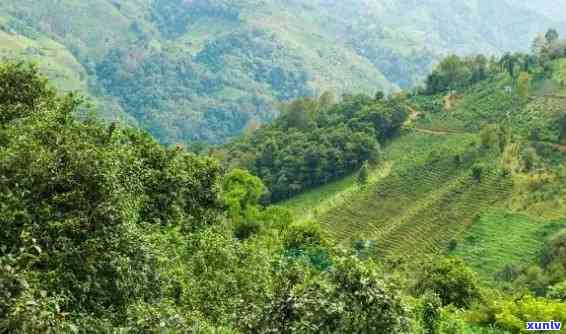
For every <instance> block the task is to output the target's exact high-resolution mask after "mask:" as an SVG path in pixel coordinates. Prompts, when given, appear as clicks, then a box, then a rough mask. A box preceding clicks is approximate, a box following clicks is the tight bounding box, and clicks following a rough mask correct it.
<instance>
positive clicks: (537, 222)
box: [451, 209, 566, 279]
mask: <svg viewBox="0 0 566 334" xmlns="http://www.w3.org/2000/svg"><path fill="white" fill-rule="evenodd" d="M559 226H561V227H563V228H564V227H566V223H565V222H564V221H562V222H559V221H549V220H544V219H540V218H538V217H534V216H527V215H524V214H515V213H511V212H509V211H506V210H502V209H495V210H487V211H486V212H485V213H484V214H482V215H481V217H478V219H477V220H476V221H474V224H472V226H471V227H470V229H468V230H467V231H466V233H465V234H464V237H463V238H462V240H461V242H460V243H459V244H458V246H457V247H456V248H455V250H454V251H453V252H452V253H451V254H453V255H456V256H461V257H462V258H464V259H465V260H466V262H467V263H468V264H469V265H470V266H471V267H472V268H474V269H475V270H476V272H478V273H480V274H481V275H482V278H484V279H492V278H493V277H494V275H495V274H496V273H497V272H499V271H501V270H502V269H503V268H504V267H505V266H506V265H508V264H513V265H530V264H533V263H536V262H537V260H538V258H539V256H540V251H541V249H542V248H543V246H544V240H545V238H546V237H547V236H548V234H549V232H551V231H555V230H556V229H557V228H558V227H559Z"/></svg>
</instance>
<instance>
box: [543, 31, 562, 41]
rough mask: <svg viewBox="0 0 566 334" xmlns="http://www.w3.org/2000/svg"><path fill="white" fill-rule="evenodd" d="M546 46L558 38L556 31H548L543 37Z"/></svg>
mask: <svg viewBox="0 0 566 334" xmlns="http://www.w3.org/2000/svg"><path fill="white" fill-rule="evenodd" d="M544 37H545V38H546V41H547V42H548V44H552V43H554V42H556V41H558V39H559V38H560V35H559V34H558V31H557V30H556V29H549V30H548V31H547V32H546V34H545V35H544Z"/></svg>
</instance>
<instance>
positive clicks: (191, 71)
mask: <svg viewBox="0 0 566 334" xmlns="http://www.w3.org/2000/svg"><path fill="white" fill-rule="evenodd" d="M548 3H550V1H549V2H548ZM0 12H1V13H2V14H0V34H1V35H0V38H2V41H3V43H2V44H3V45H7V47H3V48H0V55H1V56H8V57H11V58H14V57H19V58H23V59H35V60H37V61H38V62H39V63H40V65H41V66H42V68H44V69H45V70H46V72H47V73H50V74H52V75H51V76H52V77H53V78H55V79H59V80H58V81H59V83H60V85H61V87H63V88H65V89H77V90H82V91H88V92H89V94H90V95H91V96H93V97H94V99H95V101H96V102H97V103H98V104H99V105H100V108H99V109H101V110H105V113H104V116H105V117H107V118H120V119H126V120H127V121H128V122H131V123H133V124H137V125H139V126H141V127H143V128H146V129H148V130H149V131H150V132H152V133H153V134H154V135H156V136H157V137H158V138H160V139H161V140H162V141H163V142H166V143H173V142H187V141H208V142H219V141H224V140H226V139H227V138H230V137H232V136H234V135H237V134H239V133H240V132H241V130H242V129H244V128H245V127H246V126H249V125H250V124H252V123H255V122H257V121H259V122H266V121H270V120H271V119H272V118H273V117H274V116H275V115H276V114H277V112H276V108H275V107H274V103H275V102H276V101H279V100H288V99H293V98H297V97H300V96H308V95H318V94H320V93H321V92H323V91H325V90H330V91H333V92H336V93H337V94H341V93H344V92H365V93H373V92H374V91H376V90H384V91H387V92H391V91H395V90H397V89H398V88H399V87H404V88H406V87H410V86H413V85H415V83H417V82H418V81H419V80H420V79H421V78H422V77H423V76H424V75H425V74H426V73H428V71H429V70H430V69H431V67H432V65H433V64H434V63H435V62H436V61H437V60H438V59H440V58H441V57H442V56H443V55H445V54H447V53H449V52H458V53H470V52H480V51H481V52H486V53H492V54H493V53H498V52H501V51H502V50H517V49H524V46H525V45H528V43H527V41H529V40H530V39H531V38H532V37H533V36H534V35H535V34H536V33H537V32H540V31H545V30H546V29H547V28H548V27H549V26H556V27H559V28H560V27H563V26H564V24H561V23H559V22H556V21H555V20H553V19H550V18H547V17H546V16H544V15H543V14H540V13H538V12H537V11H534V10H531V9H525V7H524V6H521V5H520V4H518V3H515V1H497V2H493V1H487V0H467V1H458V2H454V1H448V0H427V1H410V0H404V1H391V0H364V1H354V0H349V1H336V0H317V1H306V0H291V1H285V2H278V1H272V0H270V1H259V0H196V1H190V2H189V1H184V0H153V1H150V0H120V1H119V0H100V1H94V2H76V1H70V0H48V1H42V2H41V3H37V2H34V1H31V0H23V1H21V0H18V1H15V0H6V1H2V3H1V4H0ZM52 45H56V47H53V46H52ZM30 54H31V55H33V56H31V55H30Z"/></svg>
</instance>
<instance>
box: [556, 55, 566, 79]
mask: <svg viewBox="0 0 566 334" xmlns="http://www.w3.org/2000/svg"><path fill="white" fill-rule="evenodd" d="M553 79H554V80H556V81H557V82H559V83H560V82H562V81H564V82H566V59H560V60H558V61H557V62H556V65H555V70H554V77H553Z"/></svg>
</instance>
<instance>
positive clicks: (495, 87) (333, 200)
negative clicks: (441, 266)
mask: <svg viewBox="0 0 566 334" xmlns="http://www.w3.org/2000/svg"><path fill="white" fill-rule="evenodd" d="M564 64H566V63H565V62H561V63H559V64H557V68H562V67H563V66H565V65H564ZM562 75H564V72H563V71H562V70H561V71H557V72H556V77H558V78H560V77H561V76H562ZM507 84H508V82H507V79H506V78H504V77H502V78H499V79H497V80H495V81H492V82H485V83H482V84H481V85H479V86H478V87H474V88H472V89H470V90H468V91H466V92H465V93H464V95H463V96H461V97H460V99H459V101H458V103H457V105H456V106H455V107H454V109H452V110H451V111H450V112H445V111H442V110H437V111H436V112H432V111H426V110H424V109H423V110H424V112H423V113H424V116H421V118H419V119H418V120H416V129H417V131H413V132H409V133H408V134H405V135H403V136H402V137H401V138H399V139H397V140H395V141H393V142H392V143H391V144H390V145H388V146H387V147H386V148H385V150H384V153H385V154H384V164H385V165H386V166H387V172H386V173H384V172H383V171H382V169H380V168H377V169H376V170H374V175H379V177H376V176H374V180H375V181H374V183H373V184H372V185H371V186H370V187H369V188H368V189H367V190H365V191H360V190H358V189H357V188H356V186H355V185H354V181H353V180H354V177H353V176H351V177H349V178H346V179H344V180H342V181H339V182H336V183H333V184H329V185H326V186H324V187H322V188H320V189H315V190H313V191H311V192H308V193H306V194H303V195H301V196H299V197H297V198H294V199H291V200H290V201H288V202H287V203H285V205H286V206H288V207H289V208H291V209H292V210H293V211H294V212H295V213H296V214H297V215H298V216H301V217H308V218H309V219H315V220H317V221H319V222H320V223H321V224H322V225H323V226H325V228H326V229H327V230H328V231H329V234H330V235H331V236H332V237H333V238H335V239H336V240H337V241H348V240H351V239H359V238H361V239H371V240H375V241H376V245H377V248H378V249H380V250H381V252H382V253H383V255H384V256H387V257H410V256H413V255H417V256H426V255H427V254H428V255H432V254H435V253H438V252H445V251H447V249H448V248H449V247H448V246H451V247H455V249H454V250H453V252H452V254H455V255H458V256H461V257H463V258H465V259H466V260H467V261H468V262H469V263H470V265H471V266H472V267H474V269H476V271H478V272H479V273H480V274H481V275H482V277H484V278H486V279H487V278H493V276H494V274H495V273H496V272H498V271H499V270H501V269H502V268H503V267H504V266H505V264H512V263H516V264H528V263H532V262H533V261H535V260H536V258H537V255H538V254H539V252H540V250H541V247H542V246H543V240H544V238H545V237H546V235H547V234H548V231H549V229H550V227H552V226H556V223H555V222H556V221H558V220H559V219H560V217H566V203H565V202H564V198H565V197H564V196H563V193H561V192H560V190H559V189H560V188H561V186H560V184H556V182H562V181H553V182H550V183H546V185H543V186H541V187H542V188H540V189H542V190H540V191H538V192H536V191H533V190H532V187H533V185H532V184H533V178H535V179H536V178H537V177H539V174H536V173H535V174H525V173H519V172H517V173H512V174H511V175H508V176H505V177H504V176H502V175H501V166H503V165H506V162H505V163H504V161H506V160H505V159H507V155H508V154H509V153H506V155H505V156H499V153H497V152H495V151H491V152H485V150H482V149H479V148H478V144H477V143H478V142H479V135H478V130H479V129H480V128H481V127H482V126H483V125H485V124H488V123H491V122H496V121H499V120H500V119H501V118H500V117H501V116H506V112H507V111H508V110H510V109H512V108H515V109H512V110H515V112H514V114H513V116H512V118H511V120H510V124H511V126H512V127H513V129H514V130H515V132H516V136H518V137H517V138H521V137H522V138H524V137H525V136H527V135H528V132H527V131H526V130H528V129H529V126H530V125H532V124H544V123H545V122H548V121H549V120H551V119H552V117H553V115H554V113H555V112H556V111H557V110H558V109H557V107H556V104H555V103H556V102H557V100H556V99H549V98H546V97H542V96H538V95H537V92H536V90H535V89H533V90H532V94H533V95H532V96H531V99H530V100H529V101H527V102H525V103H523V104H516V103H515V101H513V97H510V96H507V95H504V93H503V92H502V91H503V89H502V87H504V86H505V85H507ZM535 85H536V83H533V87H534V86H535ZM555 93H557V94H563V91H560V90H558V91H555ZM425 105H426V103H424V102H423V101H415V109H416V108H419V107H423V106H425ZM552 106H554V107H552ZM425 109H426V108H425ZM547 139H548V140H552V138H550V137H549V138H547ZM521 142H522V143H523V144H520V145H528V143H529V141H525V139H523V140H522V141H521V140H519V143H521ZM540 154H542V152H541V153H540ZM456 155H459V157H460V163H459V164H458V165H457V164H455V162H454V159H455V156H456ZM504 158H505V159H504ZM539 158H540V159H541V161H540V162H539V163H540V164H541V166H545V167H544V168H546V169H547V172H545V173H546V174H544V175H547V174H548V173H555V172H558V169H559V168H560V166H563V165H564V163H565V162H566V154H564V153H563V152H560V150H558V149H555V148H553V147H552V146H550V148H549V151H548V152H547V153H545V155H541V156H540V157H539ZM478 162H481V163H483V164H484V165H485V166H487V167H485V168H484V170H485V174H484V176H483V177H482V180H481V182H479V183H478V182H476V181H475V180H473V178H472V177H471V176H470V175H471V167H472V166H473V165H474V164H476V163H478ZM549 175H551V174H549ZM544 187H546V188H544ZM561 194H562V195H561ZM557 219H558V220H557ZM562 224H563V223H562ZM562 226H563V225H562ZM452 240H453V241H452Z"/></svg>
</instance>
